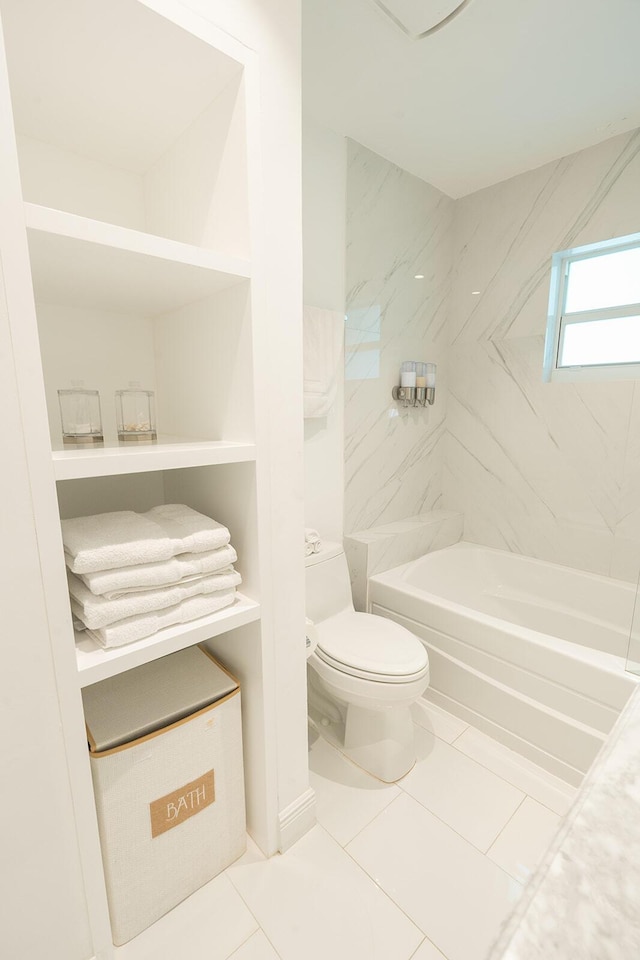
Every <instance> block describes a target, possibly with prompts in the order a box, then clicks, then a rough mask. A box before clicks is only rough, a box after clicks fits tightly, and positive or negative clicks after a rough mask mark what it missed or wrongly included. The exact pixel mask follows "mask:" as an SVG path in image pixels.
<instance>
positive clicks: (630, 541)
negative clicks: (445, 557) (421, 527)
mask: <svg viewBox="0 0 640 960" xmlns="http://www.w3.org/2000/svg"><path fill="white" fill-rule="evenodd" d="M638 231H640V131H635V132H632V133H630V134H624V135H622V136H618V137H615V138H613V139H611V140H608V141H606V142H604V143H602V144H599V145H597V146H595V147H591V148H588V149H586V150H583V151H581V152H580V153H576V154H573V155H572V156H569V157H566V158H564V159H561V160H558V161H556V162H553V163H550V164H547V165H545V166H543V167H540V168H538V169H536V170H533V171H530V172H528V173H525V174H522V175H520V176H518V177H514V178H513V179H511V180H508V181H505V182H504V183H501V184H497V185H496V186H493V187H489V188H487V189H485V190H482V191H479V192H478V193H475V194H472V195H470V196H468V197H465V198H463V199H461V200H458V201H456V204H455V243H454V263H455V274H454V280H453V290H452V296H451V313H450V319H449V324H450V326H449V334H450V338H451V345H450V348H449V365H448V366H449V369H448V387H449V393H448V398H447V421H446V427H447V434H446V444H445V447H444V449H445V454H444V473H443V495H442V497H441V499H440V500H439V506H441V507H445V508H449V509H453V510H460V511H462V512H463V513H464V515H465V533H464V536H465V539H467V540H472V541H476V542H479V543H484V544H486V545H488V546H494V547H502V548H506V549H508V550H513V551H515V552H518V553H523V554H527V555H529V556H534V557H540V558H542V559H546V560H551V561H556V562H559V563H565V564H569V565H571V566H575V567H578V568H581V569H585V570H590V571H593V572H596V573H602V574H608V575H612V576H616V577H621V578H624V579H629V580H635V579H636V577H637V575H638V568H639V565H640V384H636V383H634V381H618V382H610V383H581V384H580V385H577V384H567V383H563V384H559V383H553V384H549V383H543V382H542V353H543V343H544V333H545V325H546V317H547V305H548V293H549V271H550V259H551V254H552V253H553V252H554V251H556V250H563V249H566V248H568V247H572V246H576V245H579V244H584V243H592V242H595V241H597V240H603V239H606V238H608V237H615V236H622V235H625V234H629V233H635V232H638ZM474 290H475V291H480V295H479V296H478V295H473V293H472V291H474Z"/></svg>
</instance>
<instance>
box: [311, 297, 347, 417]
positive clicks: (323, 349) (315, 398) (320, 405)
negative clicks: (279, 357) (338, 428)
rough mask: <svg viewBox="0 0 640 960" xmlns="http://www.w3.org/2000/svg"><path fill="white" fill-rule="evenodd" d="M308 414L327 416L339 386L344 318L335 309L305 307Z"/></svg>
mask: <svg viewBox="0 0 640 960" xmlns="http://www.w3.org/2000/svg"><path fill="white" fill-rule="evenodd" d="M302 326H303V361H304V417H305V420H308V419H311V418H314V417H326V415H327V413H328V412H329V410H330V409H331V407H332V406H333V402H334V400H335V398H336V391H337V389H338V371H339V367H340V358H341V356H342V347H343V343H344V317H343V316H341V314H339V313H337V312H336V311H335V310H321V309H320V308H319V307H306V306H305V307H304V308H303V313H302Z"/></svg>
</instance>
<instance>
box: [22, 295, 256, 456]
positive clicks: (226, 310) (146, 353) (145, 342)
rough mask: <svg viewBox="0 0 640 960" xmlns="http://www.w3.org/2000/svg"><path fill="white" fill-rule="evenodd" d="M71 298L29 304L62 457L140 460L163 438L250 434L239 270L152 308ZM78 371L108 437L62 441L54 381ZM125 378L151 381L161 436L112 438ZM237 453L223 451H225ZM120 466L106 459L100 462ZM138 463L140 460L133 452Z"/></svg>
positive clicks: (247, 348) (246, 315)
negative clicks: (209, 287)
mask: <svg viewBox="0 0 640 960" xmlns="http://www.w3.org/2000/svg"><path fill="white" fill-rule="evenodd" d="M74 299H75V298H74V295H73V291H71V292H70V294H69V297H68V299H67V300H66V301H65V302H55V303H52V302H38V303H37V305H36V307H37V316H38V331H39V337H40V347H41V355H42V365H43V371H44V380H45V391H46V397H47V407H48V413H49V427H50V433H51V443H52V448H53V449H54V451H65V454H64V456H63V457H61V458H60V459H61V460H62V459H67V460H68V459H69V458H70V457H71V456H72V455H73V457H74V458H76V459H78V460H79V461H80V460H85V461H86V459H87V456H88V455H89V457H91V458H93V459H94V460H96V461H99V460H101V459H102V460H104V454H105V448H106V449H111V451H113V450H114V449H115V450H118V449H119V450H120V452H121V453H122V454H123V456H126V457H134V456H135V457H136V458H137V460H138V461H139V458H140V457H141V456H142V457H144V454H145V451H146V452H148V454H149V456H150V457H153V456H157V454H158V449H159V445H162V444H166V443H167V442H169V443H173V444H175V443H179V442H184V443H190V444H191V445H193V442H194V441H196V442H197V441H204V442H209V441H229V442H230V443H232V444H234V443H241V444H251V443H253V437H254V432H253V427H254V424H253V376H252V364H251V349H252V348H251V329H250V326H251V317H250V302H249V300H250V296H249V284H248V281H242V280H237V282H235V284H234V285H233V286H230V287H228V288H226V289H223V290H221V291H219V292H218V293H214V294H212V295H211V296H208V297H205V298H203V299H200V300H196V301H195V302H192V303H185V304H184V305H182V306H180V307H178V308H177V309H174V310H171V311H169V312H165V313H161V314H157V315H148V314H147V315H144V314H140V313H139V312H137V311H136V310H129V311H126V312H125V311H118V312H116V311H113V310H110V309H107V308H105V307H104V306H103V305H102V301H101V299H100V297H96V298H95V302H94V304H93V305H91V298H90V297H88V298H87V299H86V301H85V305H84V306H80V305H78V304H77V302H74ZM62 343H63V344H64V347H63V348H62V347H61V344H62ZM78 379H81V380H84V382H85V384H86V386H87V387H90V388H91V389H95V390H98V391H99V394H100V400H101V407H102V424H103V431H104V437H105V447H102V446H98V447H97V448H96V449H93V450H89V451H88V450H87V449H86V448H83V447H79V448H75V449H72V450H71V451H69V447H68V446H67V447H65V446H64V445H63V443H62V429H61V422H60V413H59V409H58V397H57V391H58V390H59V389H64V388H67V387H69V386H70V385H71V381H72V380H78ZM130 381H138V382H139V383H140V384H141V386H142V387H143V388H144V389H145V390H153V391H155V399H156V411H157V424H158V434H159V437H158V444H153V443H150V444H141V445H139V448H138V449H137V450H131V446H130V445H127V444H118V438H117V429H116V407H115V391H116V390H120V389H123V388H125V387H126V386H127V384H128V383H129V382H130ZM210 452H211V455H212V456H213V457H214V460H213V462H217V459H216V458H218V459H224V453H223V452H220V454H219V456H218V454H215V453H214V452H213V451H210ZM194 455H195V460H194V461H193V462H194V464H198V463H201V462H203V461H202V459H199V458H198V454H197V451H194ZM108 456H110V457H112V456H113V452H111V453H110V454H109V455H108ZM239 456H240V454H236V453H233V452H232V451H230V452H229V459H236V458H237V457H239ZM205 462H206V461H205ZM167 465H169V464H167ZM184 465H185V466H188V465H189V461H188V460H186V461H185V463H184ZM82 469H84V470H86V469H87V467H86V466H85V467H83V468H82ZM98 469H99V468H98ZM122 469H123V468H122V467H121V466H120V467H119V466H117V465H116V464H114V463H113V462H111V463H110V465H109V466H108V468H107V472H120V471H121V470H122ZM124 469H126V468H124ZM136 469H142V467H141V466H140V463H139V462H138V467H137V468H136ZM80 475H82V474H80Z"/></svg>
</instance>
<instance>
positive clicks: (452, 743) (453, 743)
mask: <svg viewBox="0 0 640 960" xmlns="http://www.w3.org/2000/svg"><path fill="white" fill-rule="evenodd" d="M451 716H454V714H451ZM414 726H417V727H420V728H421V729H422V730H427V728H426V727H422V726H421V725H420V724H419V723H415V722H414ZM468 730H474V731H476V732H477V733H480V734H482V736H484V737H486V738H487V739H488V740H490V741H491V743H495V744H497V745H498V747H500V748H502V749H504V750H508V751H509V752H510V753H514V754H515V755H516V757H519V756H520V754H518V753H517V751H515V750H511V749H510V748H509V747H507V746H505V745H504V744H503V743H500V741H499V740H496V739H495V737H491V736H489V734H488V733H485V732H484V731H483V730H480V728H479V727H474V726H473V724H472V723H469V724H467V726H466V728H465V729H464V730H463V731H462V732H461V733H459V734H458V736H457V737H455V738H454V739H453V740H444V739H443V738H442V737H438V740H442V741H443V743H448V744H449V746H450V747H454V749H455V750H457V751H458V753H461V754H462V755H463V756H464V757H466V758H467V760H473V762H474V763H477V764H478V765H479V766H481V767H484V769H485V770H488V771H489V773H492V774H493V775H494V777H498V778H499V779H500V780H503V781H504V782H505V783H507V784H509V786H511V787H513V788H514V789H515V790H519V791H520V792H521V793H526V794H527V796H530V797H531V799H532V800H536V802H537V803H540V804H541V805H542V806H543V807H547V809H548V810H550V811H551V813H555V814H556V816H558V817H563V816H565V814H563V813H558V811H557V810H554V809H553V807H550V806H549V805H548V804H546V803H545V802H544V801H543V800H538V799H537V798H536V797H534V796H532V795H531V794H530V793H527V791H526V790H523V789H522V787H518V786H516V784H515V783H512V782H511V780H507V778H506V777H504V776H503V775H502V774H500V773H496V772H495V770H493V769H492V768H491V767H489V766H487V764H486V763H483V761H482V760H478V759H477V758H476V757H472V756H470V755H469V754H468V753H466V752H465V751H464V750H461V749H460V748H459V747H458V746H456V744H457V742H458V740H459V739H460V737H461V736H462V735H463V734H464V733H466V732H467V731H468ZM427 733H431V734H432V736H435V737H437V736H438V735H437V734H436V733H435V732H434V731H431V730H427ZM522 759H523V760H528V758H527V757H522ZM505 761H506V762H507V763H513V766H516V767H517V766H518V764H517V762H515V763H514V762H513V761H511V760H510V759H509V757H505ZM528 762H529V763H530V764H531V765H532V766H533V767H536V769H537V770H540V771H541V774H543V775H542V776H541V775H540V774H538V773H536V772H533V771H531V770H527V768H526V767H520V769H521V770H522V771H523V772H524V773H525V774H528V775H529V776H531V777H536V776H537V777H539V779H540V780H541V781H542V782H543V783H545V784H546V786H548V787H549V788H550V789H551V790H557V791H558V793H562V789H561V787H556V786H555V784H553V783H548V782H547V781H546V779H545V776H544V775H547V776H549V777H553V779H555V780H559V781H560V783H561V784H562V785H563V786H566V787H567V789H569V790H571V791H573V796H572V797H571V798H570V801H569V802H570V803H572V802H573V800H574V799H575V796H576V794H577V793H578V791H579V789H580V787H574V786H573V784H571V783H566V781H564V780H562V778H561V777H556V776H555V775H554V774H553V773H550V772H549V771H548V770H545V769H544V767H540V766H539V765H538V764H537V763H534V762H533V760H528Z"/></svg>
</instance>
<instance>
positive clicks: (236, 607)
mask: <svg viewBox="0 0 640 960" xmlns="http://www.w3.org/2000/svg"><path fill="white" fill-rule="evenodd" d="M259 619H260V604H259V603H257V602H256V601H255V600H250V599H249V598H248V597H245V596H244V595H243V594H241V593H238V594H237V595H236V601H235V603H234V604H233V606H231V607H225V608H224V610H219V611H218V613H213V614H211V616H209V617H200V618H199V619H198V620H192V621H191V623H183V624H180V625H179V626H175V627H166V628H165V629H164V630H159V631H158V632H157V633H155V634H153V636H151V637H145V638H144V640H137V641H136V642H135V643H128V644H125V645H124V646H122V647H114V648H112V649H105V648H104V647H101V646H100V645H99V644H97V643H95V642H94V641H93V640H92V639H91V638H90V637H87V636H86V635H85V634H84V633H76V635H75V636H76V658H77V662H78V675H79V677H80V686H82V687H87V686H89V685H90V684H92V683H97V682H98V681H99V680H105V679H106V678H107V677H114V676H115V675H116V674H118V673H124V672H125V671H126V670H131V668H132V667H139V666H140V664H142V663H149V661H151V660H157V659H158V658H159V657H165V656H167V654H169V653H175V652H176V650H183V649H184V648H185V647H190V646H192V645H193V644H195V643H202V642H203V641H204V640H209V639H210V638H211V637H217V636H219V635H220V634H221V633H227V632H228V631H229V630H233V629H234V628H235V627H241V626H244V624H246V623H253V622H254V621H255V620H259Z"/></svg>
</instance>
